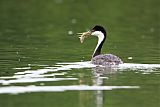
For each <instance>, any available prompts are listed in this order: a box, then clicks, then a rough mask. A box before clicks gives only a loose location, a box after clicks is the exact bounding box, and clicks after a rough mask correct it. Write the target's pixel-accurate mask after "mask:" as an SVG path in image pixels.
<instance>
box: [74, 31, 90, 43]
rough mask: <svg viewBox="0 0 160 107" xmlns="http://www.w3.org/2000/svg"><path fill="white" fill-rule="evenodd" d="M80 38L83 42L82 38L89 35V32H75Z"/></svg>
mask: <svg viewBox="0 0 160 107" xmlns="http://www.w3.org/2000/svg"><path fill="white" fill-rule="evenodd" d="M77 34H78V36H79V39H80V42H81V43H83V41H84V39H85V38H87V37H88V36H90V35H91V32H90V31H88V32H83V33H77Z"/></svg>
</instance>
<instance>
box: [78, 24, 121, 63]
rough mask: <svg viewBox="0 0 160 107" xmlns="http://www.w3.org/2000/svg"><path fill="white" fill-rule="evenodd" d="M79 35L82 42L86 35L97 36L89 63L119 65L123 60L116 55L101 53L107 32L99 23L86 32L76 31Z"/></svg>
mask: <svg viewBox="0 0 160 107" xmlns="http://www.w3.org/2000/svg"><path fill="white" fill-rule="evenodd" d="M78 34H79V35H80V37H79V38H80V41H81V43H83V41H84V39H85V38H87V37H88V36H96V37H98V43H97V45H96V48H95V50H94V52H93V54H92V59H91V63H92V64H95V65H103V66H110V65H119V64H123V61H122V60H121V59H120V58H119V57H118V56H116V55H113V54H101V49H102V47H103V44H104V42H105V40H106V37H107V32H106V30H105V29H104V27H102V26H100V25H96V26H94V27H93V28H92V29H90V30H89V31H87V32H83V33H78Z"/></svg>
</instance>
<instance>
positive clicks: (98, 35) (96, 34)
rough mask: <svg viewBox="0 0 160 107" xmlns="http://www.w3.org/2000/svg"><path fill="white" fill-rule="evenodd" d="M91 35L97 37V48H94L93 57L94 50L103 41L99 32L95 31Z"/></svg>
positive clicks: (102, 36) (102, 35)
mask: <svg viewBox="0 0 160 107" xmlns="http://www.w3.org/2000/svg"><path fill="white" fill-rule="evenodd" d="M92 35H94V36H97V37H98V43H97V46H96V48H95V50H94V53H93V55H94V54H95V52H96V50H97V49H98V47H99V45H100V44H101V42H102V41H103V40H104V34H103V33H102V32H101V31H95V32H93V33H92Z"/></svg>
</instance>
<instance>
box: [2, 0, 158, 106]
mask: <svg viewBox="0 0 160 107" xmlns="http://www.w3.org/2000/svg"><path fill="white" fill-rule="evenodd" d="M159 4H160V2H159V0H140V1H134V0H119V1H116V0H112V1H109V0H99V1H97V0H79V1H78V0H45V1H43V0H1V1H0V77H6V76H11V77H12V76H14V75H15V73H17V72H24V71H25V70H24V69H15V68H23V67H30V65H31V68H30V70H39V69H44V67H54V66H55V65H56V63H63V62H80V61H89V60H90V58H91V55H92V52H93V50H94V48H95V45H96V41H97V39H95V38H94V37H93V38H91V37H90V38H88V39H87V40H85V42H84V44H80V42H79V39H78V37H77V36H76V33H77V32H83V31H86V30H87V29H89V28H91V27H93V26H94V25H96V24H98V25H103V26H104V27H105V28H107V31H108V37H107V42H106V43H105V44H104V47H103V53H112V54H115V55H117V56H119V57H120V58H121V59H123V61H124V62H125V63H139V64H159V63H160V24H159V19H160V14H159V10H160V6H159ZM129 57H132V59H128V58H129ZM42 65H43V66H42ZM92 70H93V69H91V68H82V69H76V68H75V69H71V70H59V71H57V72H56V73H65V74H64V75H56V76H55V77H54V78H70V77H71V78H76V80H63V81H38V82H30V83H28V82H26V83H25V82H24V83H10V84H2V83H1V84H0V88H1V87H7V86H29V85H36V86H69V85H80V84H83V85H89V86H93V85H94V80H95V77H94V76H93V72H92ZM148 72H149V73H148ZM51 73H53V74H54V72H50V73H46V74H51ZM102 77H105V78H104V79H103V78H101V79H102V81H103V82H102V84H101V86H139V87H140V88H138V89H115V90H103V91H102V90H101V91H100V90H96V91H93V90H92V91H83V90H80V91H77V90H70V91H64V92H29V93H21V94H5V93H4V94H0V107H28V106H29V107H158V106H160V69H157V70H151V71H150V70H148V69H146V70H143V71H141V70H124V72H123V71H120V72H117V73H113V74H105V75H103V76H102ZM48 78H51V77H48ZM0 80H3V79H2V78H1V79H0ZM7 80H12V79H11V78H10V79H7Z"/></svg>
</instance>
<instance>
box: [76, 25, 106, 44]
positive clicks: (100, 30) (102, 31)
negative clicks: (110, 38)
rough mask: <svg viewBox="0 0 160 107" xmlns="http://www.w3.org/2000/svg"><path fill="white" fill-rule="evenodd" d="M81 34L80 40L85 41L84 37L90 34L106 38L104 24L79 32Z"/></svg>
mask: <svg viewBox="0 0 160 107" xmlns="http://www.w3.org/2000/svg"><path fill="white" fill-rule="evenodd" d="M78 34H79V35H80V37H79V38H80V41H81V43H83V41H84V39H85V38H86V37H88V36H92V35H93V36H97V37H98V38H103V39H104V38H106V31H105V29H104V28H103V27H102V26H99V25H96V26H94V27H93V28H92V29H90V30H89V31H87V32H83V33H78Z"/></svg>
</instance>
